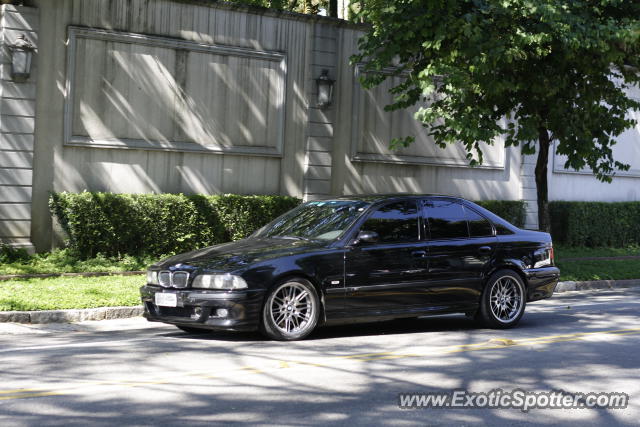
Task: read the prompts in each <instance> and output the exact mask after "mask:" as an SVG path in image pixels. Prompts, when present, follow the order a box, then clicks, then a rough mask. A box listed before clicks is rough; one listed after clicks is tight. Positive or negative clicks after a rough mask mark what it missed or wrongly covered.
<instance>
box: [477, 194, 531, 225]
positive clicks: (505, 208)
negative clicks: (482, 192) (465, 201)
mask: <svg viewBox="0 0 640 427" xmlns="http://www.w3.org/2000/svg"><path fill="white" fill-rule="evenodd" d="M474 203H476V204H478V205H480V206H482V207H483V208H485V209H487V210H490V211H491V212H493V213H494V214H496V215H498V216H499V217H502V218H504V219H506V220H507V221H509V222H510V223H511V224H513V225H515V226H516V227H524V221H525V212H526V208H527V202H525V201H522V200H482V201H477V202H474Z"/></svg>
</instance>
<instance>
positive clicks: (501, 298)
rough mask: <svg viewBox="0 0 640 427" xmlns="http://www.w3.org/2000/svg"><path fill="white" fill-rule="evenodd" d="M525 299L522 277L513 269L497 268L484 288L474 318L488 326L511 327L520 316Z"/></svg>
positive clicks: (522, 312)
mask: <svg viewBox="0 0 640 427" xmlns="http://www.w3.org/2000/svg"><path fill="white" fill-rule="evenodd" d="M526 301H527V297H526V292H525V287H524V283H523V281H522V278H521V277H520V276H519V275H518V274H517V273H516V272H515V271H512V270H499V271H497V272H495V273H494V274H493V275H491V277H490V278H489V281H488V282H487V285H486V286H485V288H484V291H483V293H482V299H481V301H480V310H478V313H477V315H476V319H477V320H479V321H480V322H481V323H482V324H484V325H485V326H487V327H489V328H498V329H506V328H511V327H513V326H515V325H516V324H517V323H518V322H519V321H520V318H522V315H523V314H524V308H525V305H526Z"/></svg>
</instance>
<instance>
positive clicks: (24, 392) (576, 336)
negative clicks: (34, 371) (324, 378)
mask: <svg viewBox="0 0 640 427" xmlns="http://www.w3.org/2000/svg"><path fill="white" fill-rule="evenodd" d="M638 333H640V328H630V329H616V330H611V331H593V332H577V333H573V334H563V335H550V336H543V337H534V338H523V339H520V340H511V339H508V338H493V339H490V340H489V341H486V342H481V343H475V344H458V345H452V346H447V347H440V348H434V349H433V350H432V351H429V352H427V353H420V354H418V353H396V352H393V351H390V352H380V353H360V354H348V355H343V356H334V357H331V358H329V359H328V360H329V362H330V361H331V360H333V361H337V360H355V361H358V362H369V361H375V360H385V359H400V358H409V357H426V356H431V355H437V354H453V353H463V352H471V351H481V350H493V349H508V348H511V347H522V346H528V345H537V344H553V343H558V342H568V341H578V340H580V339H582V338H584V337H588V336H592V335H632V334H638ZM276 362H277V363H278V364H279V366H278V368H276V369H288V368H293V367H295V365H308V366H314V367H319V368H331V367H332V364H331V363H315V362H306V361H301V360H278V361H276ZM269 370H271V369H269ZM228 372H230V373H233V372H236V373H241V372H244V373H247V374H263V373H265V370H263V369H258V368H256V367H254V366H243V367H239V368H236V369H234V370H230V371H228ZM183 375H189V376H195V377H199V378H203V379H205V378H218V377H219V376H218V375H217V374H211V373H210V372H203V371H190V372H187V373H185V374H183ZM170 381H171V380H168V379H158V380H152V381H132V380H104V381H87V382H82V383H78V384H72V385H68V386H59V387H50V388H47V387H42V388H19V389H13V390H0V400H11V399H27V398H34V397H44V396H59V395H64V394H69V393H71V392H74V391H79V390H81V389H85V388H89V387H97V386H110V385H112V386H119V387H142V386H145V385H151V384H169V383H170Z"/></svg>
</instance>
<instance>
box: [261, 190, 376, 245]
mask: <svg viewBox="0 0 640 427" xmlns="http://www.w3.org/2000/svg"><path fill="white" fill-rule="evenodd" d="M367 207H369V203H367V202H362V201H353V200H326V201H313V202H307V203H304V204H302V205H300V206H298V207H297V208H295V209H293V210H291V211H289V212H287V213H286V214H284V215H282V216H281V217H279V218H276V219H275V220H274V221H272V222H271V223H269V224H267V225H265V226H264V227H262V228H261V229H260V230H258V231H257V232H256V233H255V234H254V236H255V237H273V238H278V237H301V238H308V239H321V240H332V239H335V238H337V237H338V236H340V235H341V234H342V232H343V231H344V230H345V229H347V228H348V227H349V226H350V225H351V224H353V223H354V222H355V221H356V220H357V219H358V217H359V216H360V215H362V213H363V212H364V211H365V210H366V208H367Z"/></svg>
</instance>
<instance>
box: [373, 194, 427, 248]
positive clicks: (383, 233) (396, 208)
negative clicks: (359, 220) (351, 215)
mask: <svg viewBox="0 0 640 427" xmlns="http://www.w3.org/2000/svg"><path fill="white" fill-rule="evenodd" d="M360 230H366V231H375V232H376V233H378V235H379V236H380V240H379V241H380V242H381V243H395V242H414V241H417V240H418V209H417V207H416V204H415V203H414V202H411V201H404V202H396V203H391V204H388V205H385V206H382V207H381V208H379V209H378V210H377V211H375V212H374V213H373V214H372V215H371V216H370V217H369V219H367V220H366V221H365V223H364V224H363V225H362V227H361V228H360Z"/></svg>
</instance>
